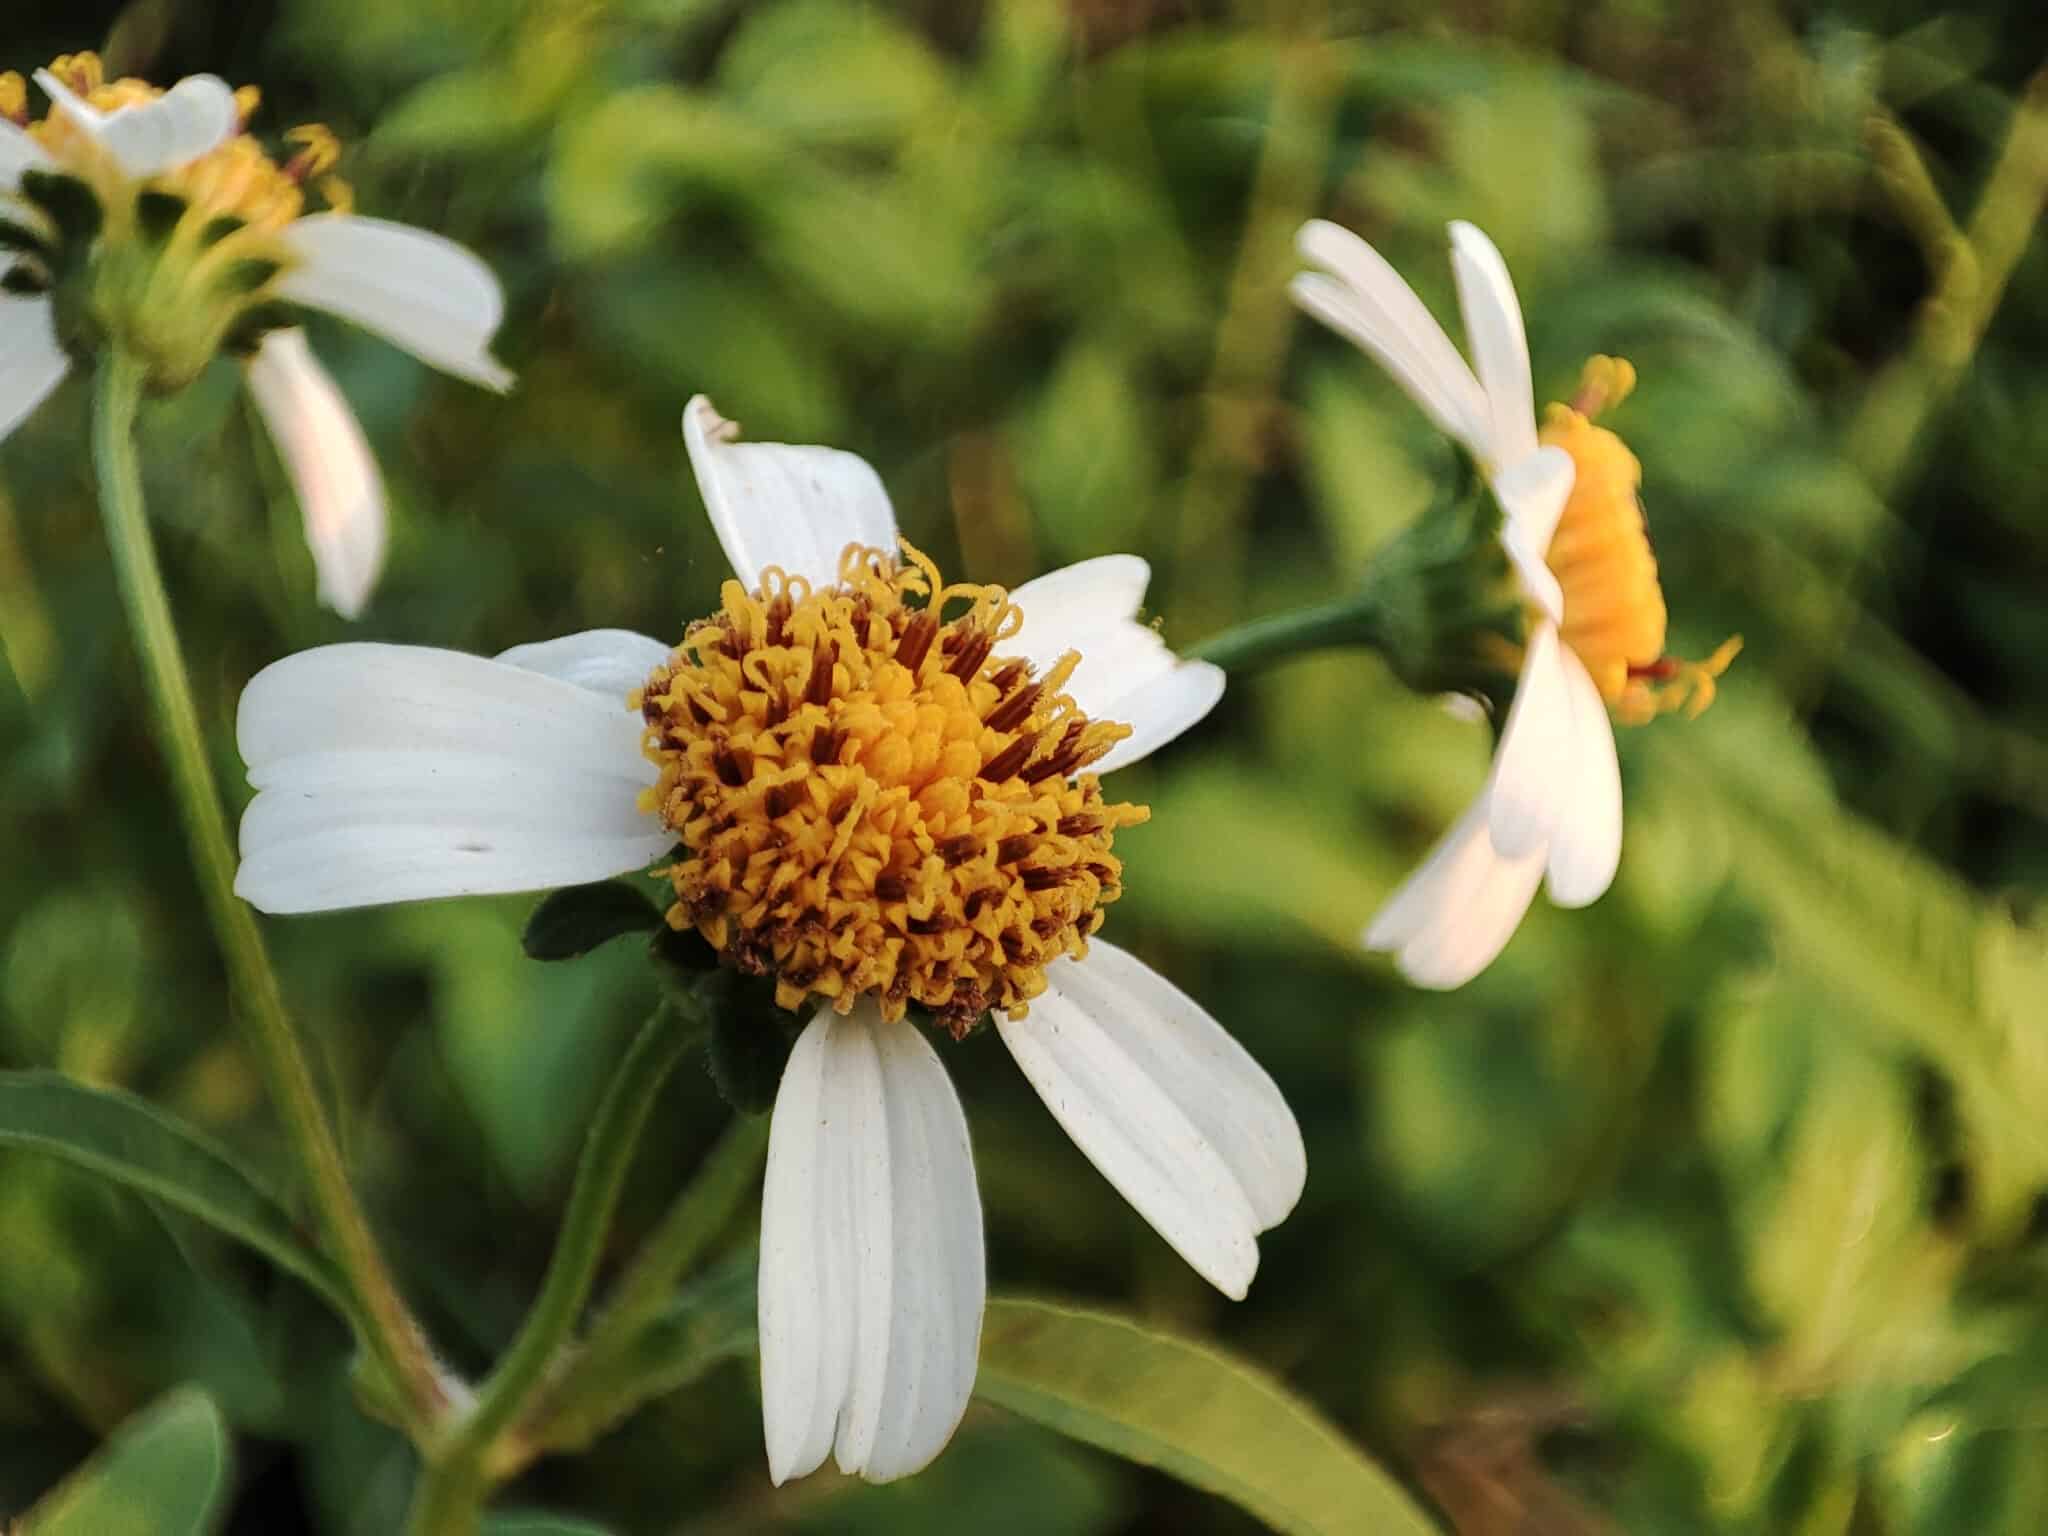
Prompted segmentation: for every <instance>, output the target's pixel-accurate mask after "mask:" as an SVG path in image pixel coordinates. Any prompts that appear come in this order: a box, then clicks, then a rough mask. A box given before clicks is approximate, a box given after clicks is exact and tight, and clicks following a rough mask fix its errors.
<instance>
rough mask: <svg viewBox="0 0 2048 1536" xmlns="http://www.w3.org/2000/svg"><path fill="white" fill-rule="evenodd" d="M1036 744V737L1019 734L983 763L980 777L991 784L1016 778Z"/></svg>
mask: <svg viewBox="0 0 2048 1536" xmlns="http://www.w3.org/2000/svg"><path fill="white" fill-rule="evenodd" d="M1035 744H1036V743H1035V740H1034V738H1032V737H1030V736H1019V737H1018V738H1017V739H1016V740H1015V741H1013V742H1011V743H1010V744H1009V745H1008V746H1007V747H1005V748H1003V750H1002V751H1000V752H998V753H997V754H996V755H995V756H994V757H992V758H990V759H989V760H988V761H987V762H985V763H983V764H982V765H981V773H980V777H981V778H984V779H986V780H987V781H988V782H989V783H991V784H1001V783H1003V782H1004V781H1005V780H1007V779H1013V778H1015V777H1016V776H1017V772H1018V770H1019V769H1021V768H1022V767H1023V766H1024V764H1025V762H1026V760H1027V759H1029V758H1030V756H1031V749H1032V747H1033V746H1034V745H1035Z"/></svg>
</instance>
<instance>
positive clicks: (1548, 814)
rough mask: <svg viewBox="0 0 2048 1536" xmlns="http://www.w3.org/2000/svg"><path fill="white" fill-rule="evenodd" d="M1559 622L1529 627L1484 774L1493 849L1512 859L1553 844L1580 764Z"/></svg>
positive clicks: (1576, 729)
mask: <svg viewBox="0 0 2048 1536" xmlns="http://www.w3.org/2000/svg"><path fill="white" fill-rule="evenodd" d="M1563 649H1564V646H1563V643H1562V642H1561V641H1560V640H1559V639H1558V638H1557V626H1556V625H1554V624H1549V623H1538V624H1537V625H1536V626H1535V627H1534V628H1533V629H1532V630H1531V632H1530V635H1529V642H1528V651H1527V653H1526V654H1525V655H1524V656H1523V658H1522V673H1521V676H1520V677H1518V678H1517V679H1516V680H1515V701H1514V703H1513V704H1511V705H1509V706H1508V718H1507V723H1506V724H1505V725H1504V726H1502V727H1501V733H1500V746H1499V747H1498V748H1497V749H1496V750H1495V752H1494V755H1493V774H1492V777H1491V778H1490V779H1489V780H1488V781H1487V783H1488V789H1487V798H1488V802H1489V804H1490V806H1491V813H1490V815H1489V817H1488V821H1487V826H1488V828H1489V830H1490V833H1491V836H1492V839H1493V846H1494V849H1495V851H1496V852H1498V853H1500V854H1502V855H1504V856H1506V857H1507V858H1510V859H1519V858H1521V857H1522V856H1523V855H1525V854H1528V853H1532V852H1535V853H1540V852H1541V851H1542V850H1543V849H1545V848H1547V847H1548V846H1549V843H1550V831H1551V828H1552V827H1554V826H1556V825H1557V818H1558V813H1559V812H1560V811H1561V810H1562V809H1563V805H1564V801H1565V798H1566V796H1567V795H1568V794H1569V792H1570V787H1571V776H1572V770H1573V769H1574V768H1575V767H1576V766H1577V764H1578V726H1577V722H1576V719H1575V717H1574V714H1573V710H1572V696H1571V691H1570V687H1569V685H1568V684H1567V683H1566V681H1565V669H1564V662H1563V659H1562V657H1561V656H1560V654H1559V653H1560V652H1561V651H1562V650H1563Z"/></svg>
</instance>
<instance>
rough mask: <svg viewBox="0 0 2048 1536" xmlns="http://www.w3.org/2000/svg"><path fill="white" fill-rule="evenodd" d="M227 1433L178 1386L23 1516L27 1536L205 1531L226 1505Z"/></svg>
mask: <svg viewBox="0 0 2048 1536" xmlns="http://www.w3.org/2000/svg"><path fill="white" fill-rule="evenodd" d="M227 1473H228V1432H227V1426H226V1425H225V1424H224V1423H222V1422H221V1416H220V1410H219V1409H218V1408H216V1407H214V1406H213V1400H212V1399H211V1398H209V1397H208V1396H207V1395H206V1394H205V1393H204V1392H201V1391H200V1390H199V1389H198V1388H196V1387H180V1388H178V1389H177V1390H176V1391H174V1392H171V1393H167V1394H166V1395H165V1396H163V1397H161V1398H159V1399H157V1401H156V1402H155V1403H154V1404H153V1405H151V1406H150V1407H149V1408H147V1409H145V1410H144V1411H143V1412H141V1413H139V1414H137V1415H136V1416H135V1417H134V1418H132V1419H130V1420H129V1421H128V1422H127V1423H126V1424H123V1425H122V1426H121V1427H120V1429H118V1430H116V1431H115V1432H114V1436H113V1438H112V1439H110V1440H108V1441H107V1443H106V1444H105V1445H104V1446H102V1447H101V1448H100V1450H99V1452H98V1453H97V1454H96V1455H94V1456H93V1457H92V1459H91V1460H89V1461H87V1462H86V1464H85V1465H84V1466H82V1467H80V1468H79V1469H78V1471H76V1472H74V1473H73V1474H72V1475H71V1476H70V1477H69V1478H67V1479H66V1480H65V1481H64V1482H62V1483H60V1484H58V1486H57V1487H56V1488H55V1489H54V1490H53V1491H52V1492H51V1493H50V1494H49V1495H48V1496H47V1497H45V1498H44V1500H43V1501H42V1502H41V1503H40V1504H38V1505H36V1507H35V1508H34V1509H32V1510H30V1511H29V1512H28V1515H27V1517H26V1518H25V1519H24V1520H23V1522H22V1527H21V1532H22V1536H203V1533H205V1532H208V1531H211V1530H213V1529H214V1528H215V1526H216V1525H217V1524H218V1523H219V1520H220V1517H221V1515H222V1513H223V1511H224V1508H225V1505H226V1494H227V1484H228V1476H227Z"/></svg>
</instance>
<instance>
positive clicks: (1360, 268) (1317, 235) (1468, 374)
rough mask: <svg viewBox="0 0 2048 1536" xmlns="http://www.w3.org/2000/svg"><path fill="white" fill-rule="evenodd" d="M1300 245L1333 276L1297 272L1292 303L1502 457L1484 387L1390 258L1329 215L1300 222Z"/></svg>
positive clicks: (1482, 448)
mask: <svg viewBox="0 0 2048 1536" xmlns="http://www.w3.org/2000/svg"><path fill="white" fill-rule="evenodd" d="M1295 249H1296V250H1297V251H1299V252H1300V254H1301V258H1302V260H1304V261H1306V262H1308V263H1309V264H1310V265H1311V266H1316V267H1321V268H1323V269H1324V271H1325V272H1327V273H1329V274H1330V275H1329V276H1327V277H1326V276H1323V275H1321V274H1319V273H1303V274H1301V275H1300V276H1298V277H1296V278H1295V279H1294V281H1293V283H1292V284H1290V285H1289V288H1288V291H1289V293H1291V294H1292V295H1293V297H1294V302H1295V303H1296V304H1298V305H1299V306H1300V307H1301V308H1303V309H1304V310H1306V311H1308V313H1310V314H1312V315H1314V316H1315V317H1316V318H1317V319H1318V320H1321V321H1322V322H1323V323H1324V324H1325V325H1327V326H1329V327H1330V328H1331V329H1332V330H1335V331H1337V332H1339V333H1340V334H1342V335H1344V336H1347V337H1349V338H1350V339H1351V340H1352V341H1354V342H1356V343H1357V344H1358V345H1359V346H1361V347H1363V348H1364V349H1365V350H1366V351H1367V352H1369V353H1371V354H1372V355H1373V356H1374V357H1375V358H1377V359H1378V360H1379V363H1380V366H1381V367H1383V368H1385V369H1386V370H1387V372H1389V373H1391V374H1392V375H1393V376H1394V381H1395V382H1396V383H1397V384H1399V385H1400V386H1401V387H1402V388H1403V389H1404V390H1406V391H1407V393H1408V395H1409V397H1410V398H1411V399H1412V400H1414V401H1415V403H1416V404H1417V405H1419V406H1421V407H1422V409H1423V410H1424V411H1425V412H1426V413H1427V414H1428V415H1429V417H1430V419H1431V420H1433V421H1434V422H1436V424H1437V425H1438V426H1439V427H1441V428H1442V429H1443V430H1444V431H1445V432H1447V433H1449V434H1450V435H1451V436H1452V437H1453V438H1455V439H1457V440H1458V441H1459V442H1461V443H1463V444H1464V445H1465V446H1466V447H1467V448H1469V449H1470V450H1471V451H1472V452H1473V453H1474V454H1475V455H1476V456H1478V457H1479V458H1480V459H1482V460H1492V461H1495V462H1498V455H1497V454H1496V453H1495V452H1494V448H1493V442H1492V438H1493V418H1492V412H1491V408H1490V407H1489V406H1488V404H1487V400H1486V394H1485V391H1484V390H1482V389H1481V388H1480V385H1479V381H1478V379H1476V378H1475V377H1474V376H1473V373H1472V370H1471V369H1470V368H1469V367H1468V366H1466V363H1465V360H1464V358H1462V357H1460V356H1459V355H1458V349H1457V348H1456V347H1455V346H1453V345H1452V344H1451V339H1450V337H1448V336H1446V335H1445V334H1444V329H1443V327H1442V326H1440V325H1438V324H1437V322H1436V318H1435V316H1433V315H1431V314H1430V312H1429V310H1428V308H1427V307H1426V306H1425V305H1424V304H1423V302H1422V300H1421V299H1419V298H1417V297H1416V295H1415V290H1414V289H1412V288H1410V287H1409V286H1408V284H1407V283H1406V282H1405V281H1404V280H1403V279H1402V277H1401V274H1400V273H1398V272H1396V271H1395V270H1394V269H1393V267H1392V266H1391V265H1389V263H1388V262H1387V259H1386V258H1385V257H1383V256H1382V255H1380V253H1379V252H1378V251H1375V250H1374V249H1373V248H1372V247H1371V246H1370V245H1368V244H1366V243H1365V241H1363V240H1361V239H1359V238H1358V236H1356V235H1354V234H1353V233H1351V231H1350V230H1348V229H1345V228H1343V227H1342V226H1340V225H1336V224H1332V223H1330V222H1329V221H1327V220H1325V219H1311V220H1309V221H1308V222H1307V223H1306V224H1304V225H1302V227H1301V231H1300V233H1299V234H1297V235H1296V236H1295Z"/></svg>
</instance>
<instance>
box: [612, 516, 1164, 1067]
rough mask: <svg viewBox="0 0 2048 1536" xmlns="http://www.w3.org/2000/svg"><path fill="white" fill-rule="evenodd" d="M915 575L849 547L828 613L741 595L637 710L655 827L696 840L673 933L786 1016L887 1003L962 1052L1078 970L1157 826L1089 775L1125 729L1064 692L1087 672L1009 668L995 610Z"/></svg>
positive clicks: (912, 553)
mask: <svg viewBox="0 0 2048 1536" xmlns="http://www.w3.org/2000/svg"><path fill="white" fill-rule="evenodd" d="M904 554H905V556H906V557H907V559H906V561H905V562H904V563H899V562H898V561H897V560H896V559H895V558H894V557H893V556H892V555H890V554H887V553H884V552H882V551H879V550H873V549H862V548H859V547H852V548H849V549H848V550H847V551H846V553H845V554H844V556H843V557H842V558H841V561H840V571H839V576H840V579H839V581H838V583H837V584H836V585H834V586H830V587H825V588H821V589H818V590H815V591H814V590H812V589H811V587H810V586H809V584H808V583H807V582H805V581H804V580H803V579H801V578H797V577H789V576H786V575H784V574H783V573H782V572H781V571H779V570H773V569H771V570H769V571H767V572H765V573H764V574H763V577H762V584H761V586H760V588H758V589H757V590H755V591H753V592H748V591H747V590H746V589H745V588H744V587H742V586H741V584H740V583H739V582H737V581H728V582H727V583H726V584H725V587H724V590H723V592H722V594H721V600H722V603H723V607H722V608H721V609H720V610H719V612H718V613H716V614H714V615H713V616H712V617H710V618H708V619H704V620H701V621H700V622H698V623H696V624H694V625H692V626H691V627H690V630H689V633H688V634H687V636H686V637H685V638H684V640H683V643H682V644H681V645H680V646H679V647H677V649H676V651H675V653H674V654H673V655H672V656H671V657H670V658H669V660H668V662H667V663H666V664H665V665H664V666H663V667H661V668H660V670H658V671H657V672H655V674H654V675H653V676H652V677H651V678H649V679H648V681H647V685H646V687H645V688H644V689H643V690H641V692H640V694H639V695H638V696H637V697H638V703H639V706H640V709H641V712H642V714H643V716H644V717H645V718H646V720H647V727H648V728H647V738H646V751H647V755H648V756H649V757H650V758H652V759H653V761H654V762H655V763H656V764H657V765H658V766H659V768H660V770H661V778H660V782H659V783H658V784H657V785H656V786H655V787H654V788H652V789H650V790H648V791H647V792H646V794H645V796H644V797H643V801H642V805H643V808H644V809H646V810H649V811H651V812H654V813H656V814H658V815H659V816H660V817H661V818H662V820H663V821H664V822H665V823H666V824H667V825H668V826H670V827H671V828H673V829H674V831H675V833H676V835H677V837H678V838H679V839H680V841H681V848H680V849H679V853H680V854H681V858H680V860H679V862H677V863H676V864H675V865H674V866H673V867H671V869H670V870H669V871H668V875H669V879H670V880H671V882H672V883H673V885H674V887H675V896H676V900H675V904H674V905H673V906H672V907H671V908H670V910H669V922H670V923H671V924H672V925H673V926H675V927H676V928H679V929H680V928H689V927H694V928H695V929H696V930H697V931H698V932H699V933H701V934H702V935H703V936H704V938H705V939H706V940H708V941H709V942H710V943H711V945H712V946H713V947H714V948H716V949H718V950H719V951H720V952H721V953H723V954H725V955H727V956H728V957H730V958H731V959H732V960H733V962H734V963H735V964H737V965H738V966H739V967H740V968H741V969H743V970H746V971H749V972H752V973H754V974H761V975H766V974H772V975H773V976H774V977H775V979H776V1000H777V1001H778V1002H779V1003H780V1004H781V1005H782V1006H783V1007H785V1008H795V1007H797V1006H798V1005H800V1004H801V1003H802V1002H803V1001H804V999H805V998H807V997H810V996H813V995H815V996H817V997H820V998H824V999H827V1000H829V1001H831V1002H832V1004H833V1005H834V1006H835V1007H836V1008H837V1009H838V1010H839V1011H840V1012H842V1013H844V1012H846V1011H847V1010H848V1009H850V1008H851V1007H852V1006H853V1004H854V1002H855V1000H856V999H858V998H860V997H863V996H867V995H873V996H874V997H875V998H876V999H877V1001H878V1002H879V1003H880V1004H881V1008H882V1012H883V1014H884V1015H885V1016H886V1017H888V1018H891V1019H896V1018H901V1017H902V1015H903V1011H904V1009H905V1007H906V1006H907V1005H908V1004H910V1003H913V1002H914V1003H917V1004H919V1005H921V1006H922V1007H925V1008H928V1009H930V1010H932V1011H933V1013H934V1014H936V1015H937V1018H938V1021H939V1023H941V1024H942V1025H943V1026H944V1027H946V1028H947V1029H950V1030H951V1031H953V1032H954V1033H955V1034H962V1033H965V1032H966V1030H967V1029H969V1028H970V1027H972V1025H973V1024H974V1022H975V1021H976V1020H977V1019H979V1018H980V1017H981V1015H982V1014H983V1013H984V1012H985V1011H987V1010H989V1009H992V1008H1000V1009H1003V1010H1005V1011H1006V1012H1007V1013H1008V1014H1009V1015H1010V1016H1011V1017H1012V1018H1017V1017H1021V1016H1022V1015H1023V1014H1024V1013H1025V1012H1026V1011H1027V1008H1028V1005H1029V1003H1030V1000H1031V999H1032V998H1034V997H1036V996H1037V995H1038V994H1039V993H1040V992H1042V991H1043V990H1044V989H1045V968H1046V966H1047V965H1049V964H1050V963H1051V962H1052V961H1054V960H1056V959H1058V958H1059V957H1060V956H1062V955H1077V956H1078V955H1081V954H1084V953H1085V952H1086V950H1087V940H1088V937H1089V935H1090V934H1092V933H1094V932H1095V930H1096V929H1097V928H1098V927H1100V926H1101V923H1102V917H1103V913H1102V909H1103V907H1105V906H1107V905H1108V904H1109V903H1110V902H1112V901H1115V900H1116V899H1117V897H1118V896H1119V895H1121V894H1122V865H1121V863H1120V862H1119V861H1118V859H1117V857H1116V855H1115V854H1114V853H1112V852H1111V851H1110V845H1111V842H1112V840H1113V838H1114V836H1115V834H1116V832H1117V830H1118V829H1119V828H1122V827H1129V826H1135V825H1137V824H1138V823H1140V822H1143V821H1145V820H1146V819H1147V818H1148V816H1149V815H1150V812H1148V811H1147V810H1146V809H1145V808H1144V807H1143V806H1138V805H1129V804H1122V803H1114V802H1110V801H1106V800H1105V799H1104V798H1103V795H1102V788H1101V784H1100V782H1099V781H1098V780H1097V778H1096V777H1095V775H1093V774H1085V773H1081V772H1080V770H1082V769H1084V768H1086V767H1087V766H1088V765H1089V764H1090V763H1093V762H1096V761H1097V760H1099V759H1100V758H1101V757H1102V756H1103V754H1104V753H1106V752H1107V751H1108V750H1109V749H1110V748H1111V747H1112V746H1113V745H1114V744H1115V743H1117V742H1118V741H1121V740H1122V739H1123V738H1124V737H1125V736H1127V735H1129V734H1130V730H1129V727H1127V726H1123V725H1117V724H1113V723H1111V722H1108V721H1099V720H1089V719H1088V718H1087V717H1086V716H1084V715H1083V714H1082V713H1081V711H1080V710H1079V708H1078V707H1076V705H1075V703H1074V701H1073V699H1072V698H1070V697H1069V696H1068V695H1067V694H1065V693H1064V692H1062V691H1061V690H1062V689H1063V687H1064V686H1065V684H1066V681H1067V679H1068V678H1069V677H1071V676H1072V675H1073V670H1074V667H1075V666H1076V665H1077V664H1078V663H1079V661H1080V657H1079V655H1078V654H1076V653H1074V652H1069V653H1068V654H1067V655H1066V656H1064V657H1063V658H1061V660H1060V661H1059V662H1058V663H1057V664H1055V665H1054V666H1053V667H1051V668H1050V669H1049V670H1048V671H1047V672H1046V673H1045V674H1044V675H1043V676H1034V675H1033V669H1032V667H1031V666H1030V664H1029V663H1027V662H1024V661H1021V660H1015V659H1011V658H1006V657H1004V656H1003V655H1001V654H1000V647H1001V645H1002V643H1003V641H1004V640H1006V639H1008V638H1009V637H1010V636H1012V635H1014V634H1015V633H1016V631H1017V628H1018V626H1019V624H1020V623H1021V622H1022V616H1021V615H1020V614H1019V612H1018V610H1017V609H1016V607H1015V606H1014V605H1013V604H1011V603H1010V601H1009V599H1008V596H1007V594H1006V593H1005V592H1004V591H1003V589H1002V588H1000V587H978V586H962V585H955V586H950V587H949V586H944V585H942V584H941V582H940V580H939V574H938V571H937V569H936V568H935V567H934V566H933V565H932V563H931V562H930V561H929V560H927V559H925V558H924V556H922V555H920V554H919V553H918V552H917V551H916V550H914V549H911V548H910V547H909V545H907V544H906V545H905V546H904ZM956 609H957V610H958V611H957V612H954V613H953V614H952V616H951V617H948V616H947V615H948V612H949V610H956ZM1077 774H1078V775H1079V776H1078V777H1076V775H1077Z"/></svg>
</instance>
